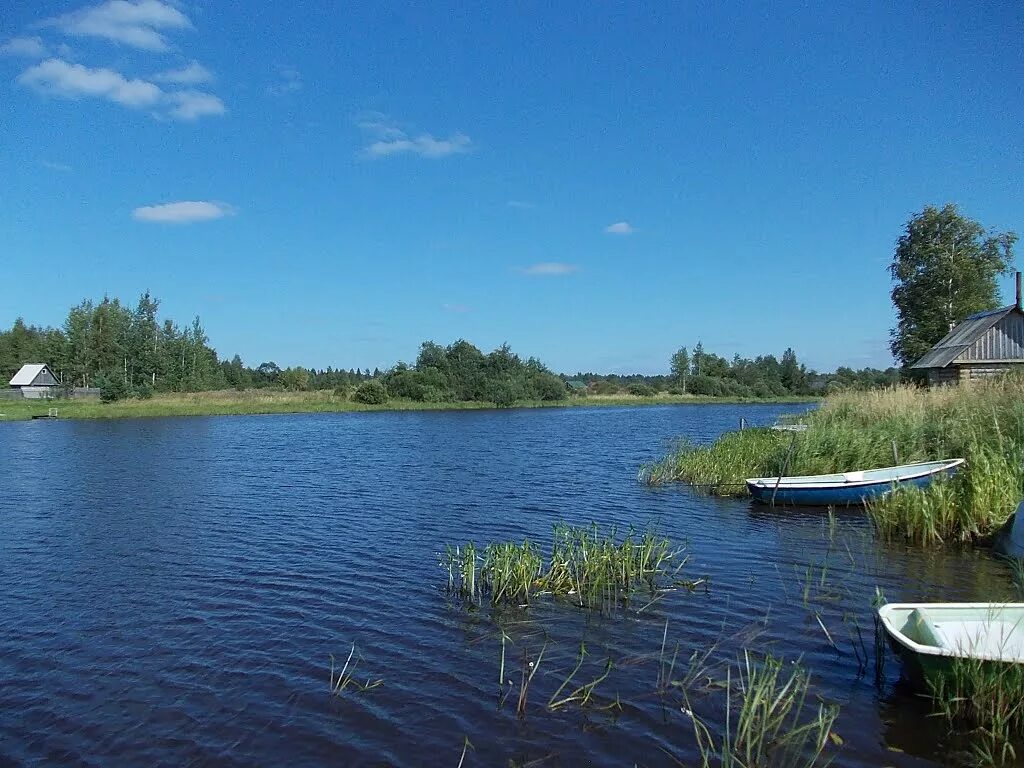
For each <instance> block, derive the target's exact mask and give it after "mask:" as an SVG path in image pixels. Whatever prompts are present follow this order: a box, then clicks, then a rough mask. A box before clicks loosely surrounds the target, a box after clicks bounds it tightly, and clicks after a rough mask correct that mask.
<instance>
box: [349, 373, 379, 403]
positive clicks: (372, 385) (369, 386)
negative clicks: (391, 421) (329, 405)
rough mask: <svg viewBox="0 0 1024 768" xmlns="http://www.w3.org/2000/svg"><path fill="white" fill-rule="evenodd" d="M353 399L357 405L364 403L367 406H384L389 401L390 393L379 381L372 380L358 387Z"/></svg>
mask: <svg viewBox="0 0 1024 768" xmlns="http://www.w3.org/2000/svg"><path fill="white" fill-rule="evenodd" d="M352 399H353V400H355V401H356V402H357V403H364V404H366V405H383V404H384V403H386V402H387V401H388V391H387V390H386V389H385V388H384V385H383V384H381V383H380V382H379V381H377V380H376V379H370V380H369V381H364V382H363V383H362V384H360V385H359V386H358V387H356V391H355V394H354V395H352Z"/></svg>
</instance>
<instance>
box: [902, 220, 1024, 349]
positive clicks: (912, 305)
mask: <svg viewBox="0 0 1024 768" xmlns="http://www.w3.org/2000/svg"><path fill="white" fill-rule="evenodd" d="M1016 242H1017V235H1016V234H1014V233H1013V232H1002V233H995V232H992V231H987V232H986V230H985V229H984V228H983V227H982V226H981V224H979V223H978V222H976V221H974V220H973V219H969V218H967V217H966V216H963V215H962V214H961V213H960V211H959V210H958V209H957V207H956V206H955V205H953V204H952V203H950V204H947V205H945V206H944V207H942V208H941V209H940V208H935V207H933V206H930V205H929V206H927V207H925V209H924V210H923V211H921V212H920V213H918V214H915V215H914V216H912V217H911V218H910V220H909V221H908V222H907V224H906V228H905V229H904V232H903V235H902V236H900V239H899V241H898V242H897V243H896V253H895V255H894V256H893V261H892V265H891V266H890V267H889V272H890V273H891V275H892V279H893V283H894V285H893V289H892V303H893V304H894V305H895V307H896V319H897V323H896V327H895V328H893V329H892V331H891V332H890V334H889V336H890V341H889V349H890V350H891V351H892V354H893V356H894V357H895V358H896V359H897V360H899V361H900V363H901V364H902V365H903V366H904V367H906V366H910V365H913V363H914V362H915V361H917V360H918V359H920V358H921V357H922V356H923V355H924V354H925V353H926V352H927V351H928V350H929V349H931V347H932V346H933V345H934V344H935V343H936V342H937V341H939V339H941V338H942V337H943V336H945V335H946V334H947V333H948V332H949V330H950V328H952V327H953V326H954V325H955V324H956V323H958V322H960V321H961V320H963V319H964V318H965V317H968V316H970V315H972V314H974V313H976V312H982V311H984V310H987V309H994V308H995V307H997V306H999V291H998V287H997V285H996V278H997V277H998V276H999V275H1001V274H1004V273H1006V272H1008V271H1009V270H1010V266H1011V264H1012V263H1013V245H1014V243H1016Z"/></svg>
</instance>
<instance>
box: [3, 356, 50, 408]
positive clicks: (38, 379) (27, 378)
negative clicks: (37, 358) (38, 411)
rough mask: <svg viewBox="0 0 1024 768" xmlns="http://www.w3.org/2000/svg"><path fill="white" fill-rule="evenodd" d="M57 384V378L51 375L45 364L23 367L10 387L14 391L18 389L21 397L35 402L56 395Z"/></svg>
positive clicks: (48, 367)
mask: <svg viewBox="0 0 1024 768" xmlns="http://www.w3.org/2000/svg"><path fill="white" fill-rule="evenodd" d="M59 384H60V382H59V381H57V377H56V376H54V375H53V371H51V370H50V366H48V365H47V364H46V363H28V364H27V365H23V366H21V370H20V371H18V372H17V373H16V374H14V378H13V379H11V386H12V387H13V388H14V389H20V390H21V394H22V396H23V397H27V398H30V399H35V400H38V399H42V398H47V397H53V396H54V395H56V394H57V386H58V385H59Z"/></svg>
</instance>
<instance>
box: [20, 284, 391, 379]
mask: <svg viewBox="0 0 1024 768" xmlns="http://www.w3.org/2000/svg"><path fill="white" fill-rule="evenodd" d="M159 308H160V301H159V299H157V298H155V297H154V296H152V295H151V294H150V293H149V292H148V291H147V292H146V293H144V294H142V296H140V297H139V300H138V302H137V303H136V304H135V306H130V305H128V304H125V303H122V302H121V301H120V300H119V299H116V298H115V299H110V298H107V297H104V298H103V300H102V301H100V302H98V303H97V302H93V301H90V300H88V299H86V300H84V301H82V302H81V303H80V304H78V305H77V306H74V307H72V308H71V309H70V310H69V311H68V314H67V318H66V319H65V321H64V323H63V325H62V326H61V327H59V328H43V327H39V326H35V325H28V324H26V323H25V321H24V320H23V319H22V318H18V319H17V320H15V321H14V324H13V325H12V326H11V328H10V330H7V331H0V376H3V377H6V378H5V379H4V382H6V381H9V380H10V379H11V377H12V376H14V374H15V373H16V372H17V371H18V369H19V368H21V366H22V365H24V364H25V363H39V362H45V363H46V364H47V365H49V366H50V368H51V370H53V372H54V374H55V375H56V376H57V377H58V379H59V380H60V381H61V382H62V384H63V386H64V388H66V389H70V388H72V387H85V388H90V387H93V388H99V389H100V390H102V391H103V392H104V394H105V397H107V399H118V398H120V397H128V396H133V397H148V396H149V395H151V394H152V393H153V392H198V391H203V390H211V389H227V388H231V387H233V388H236V389H249V388H261V387H280V388H284V389H294V390H299V389H337V388H343V387H349V386H353V385H356V384H359V383H360V382H363V381H366V380H367V379H371V378H373V377H374V376H380V375H381V372H380V371H374V372H372V373H371V372H370V371H369V370H364V371H360V370H358V369H355V368H353V369H350V370H347V371H346V370H341V369H339V370H334V369H332V368H327V369H325V370H314V369H306V368H301V367H298V368H285V369H282V368H281V367H279V366H278V365H277V364H276V363H274V362H264V363H261V364H260V365H258V366H256V367H254V368H250V367H247V366H246V365H244V364H243V363H242V359H241V358H240V357H239V356H238V355H235V356H234V357H233V358H232V359H231V360H220V359H219V358H218V355H217V352H216V350H214V349H213V348H212V347H211V346H210V344H209V339H208V338H207V336H206V332H205V330H204V329H203V325H202V322H201V321H200V319H199V317H196V318H195V319H193V321H192V322H191V323H190V324H188V325H185V326H179V325H178V324H177V323H175V322H174V321H173V320H170V319H162V320H161V319H160V318H159V317H158V316H157V313H158V310H159Z"/></svg>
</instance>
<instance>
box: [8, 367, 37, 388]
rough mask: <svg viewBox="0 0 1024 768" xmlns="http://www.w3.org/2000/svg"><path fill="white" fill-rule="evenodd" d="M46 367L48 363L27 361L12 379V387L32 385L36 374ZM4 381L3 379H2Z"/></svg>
mask: <svg viewBox="0 0 1024 768" xmlns="http://www.w3.org/2000/svg"><path fill="white" fill-rule="evenodd" d="M45 369H46V363H27V364H25V365H23V366H21V370H20V371H18V372H17V373H16V374H14V378H13V379H11V386H12V387H30V386H32V382H33V381H35V380H36V376H38V375H39V374H40V373H42V372H43V371H44V370H45ZM0 381H2V379H0Z"/></svg>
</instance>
